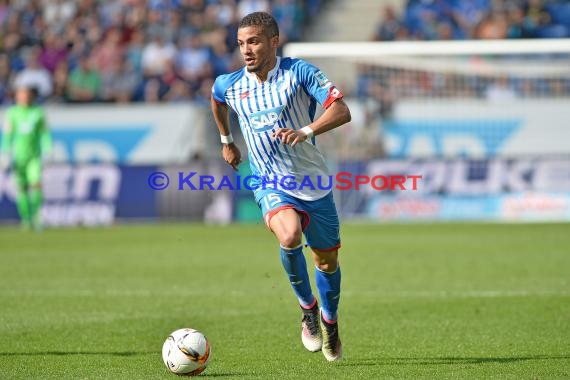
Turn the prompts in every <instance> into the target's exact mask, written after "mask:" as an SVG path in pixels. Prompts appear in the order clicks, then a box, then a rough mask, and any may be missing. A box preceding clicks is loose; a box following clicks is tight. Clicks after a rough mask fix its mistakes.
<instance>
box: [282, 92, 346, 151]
mask: <svg viewBox="0 0 570 380" xmlns="http://www.w3.org/2000/svg"><path fill="white" fill-rule="evenodd" d="M350 119H351V116H350V110H349V108H348V106H347V105H346V103H345V102H344V101H343V100H342V99H337V100H335V101H334V102H333V103H332V104H331V105H330V106H329V107H328V108H327V109H326V110H325V112H323V114H322V115H321V117H319V118H318V119H317V120H315V121H314V122H313V123H311V124H310V125H308V126H307V127H309V128H310V129H311V130H312V135H314V136H316V135H319V134H321V133H325V132H327V131H330V130H332V129H335V128H337V127H340V126H341V125H343V124H346V123H348V122H349V121H350ZM273 137H274V138H280V139H281V143H282V144H289V145H291V146H295V145H296V144H298V143H301V142H303V141H305V140H307V139H308V138H309V137H311V135H310V134H307V133H305V131H304V130H303V129H299V130H293V129H290V128H281V129H278V130H277V131H276V132H275V133H274V134H273Z"/></svg>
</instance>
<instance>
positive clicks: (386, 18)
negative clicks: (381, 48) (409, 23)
mask: <svg viewBox="0 0 570 380" xmlns="http://www.w3.org/2000/svg"><path fill="white" fill-rule="evenodd" d="M402 27H403V25H402V23H401V22H400V20H398V17H397V16H396V11H395V10H394V7H392V6H390V5H388V6H385V7H384V8H383V9H382V21H381V22H380V23H379V24H378V25H377V26H376V32H375V34H374V36H373V37H372V40H373V41H393V40H395V39H396V36H397V34H398V30H399V29H400V28H402Z"/></svg>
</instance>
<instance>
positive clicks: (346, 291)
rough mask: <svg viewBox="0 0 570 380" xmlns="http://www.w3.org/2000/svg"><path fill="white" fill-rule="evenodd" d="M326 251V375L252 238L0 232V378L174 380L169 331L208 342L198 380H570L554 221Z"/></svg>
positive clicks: (214, 230)
mask: <svg viewBox="0 0 570 380" xmlns="http://www.w3.org/2000/svg"><path fill="white" fill-rule="evenodd" d="M342 239H343V248H342V249H341V259H340V260H341V261H340V262H341V266H342V270H343V280H342V281H343V283H342V285H343V293H342V296H341V306H340V323H341V325H340V328H341V337H342V339H343V344H344V360H343V361H341V362H338V363H327V362H326V361H325V359H324V357H323V356H322V354H321V353H309V352H306V351H304V349H303V347H302V345H301V342H300V336H299V335H300V333H299V332H300V330H299V329H300V312H299V310H298V306H297V304H296V300H295V298H294V296H293V293H292V290H291V289H290V287H289V284H288V283H287V280H286V277H285V274H284V273H283V271H282V268H281V263H280V261H279V254H278V250H277V243H276V242H275V240H274V238H273V236H272V235H271V234H270V233H269V232H268V231H267V230H266V229H265V227H264V226H262V225H245V226H244V225H242V226H238V225H233V226H228V227H215V226H203V225H195V224H168V225H144V226H130V225H129V226H115V227H111V228H97V229H60V230H46V231H44V232H43V233H41V234H34V233H23V232H20V231H19V230H17V229H15V228H8V227H3V228H0V379H35V378H37V379H59V380H61V379H174V378H176V377H175V375H172V374H170V373H168V371H167V369H166V368H165V366H164V365H163V363H162V360H161V354H160V351H161V347H162V343H163V341H164V339H165V338H166V337H167V335H168V334H169V333H170V332H171V331H173V330H175V329H178V328H181V327H193V328H196V329H198V330H201V331H202V332H204V333H205V334H206V336H208V338H209V339H210V341H211V344H212V347H213V356H212V360H211V362H210V366H209V367H208V369H207V370H206V371H205V372H204V373H203V374H202V375H200V376H201V377H216V378H233V379H273V378H275V379H289V378H291V379H378V378H381V379H384V378H399V379H415V378H428V379H429V378H434V379H562V378H570V225H569V224H533V225H526V224H516V225H506V224H505V225H501V224H436V225H422V224H416V225H407V224H401V225H369V224H360V225H357V224H345V225H343V229H342ZM307 257H309V256H307ZM310 273H311V280H312V281H313V280H314V276H313V273H312V271H311V272H310Z"/></svg>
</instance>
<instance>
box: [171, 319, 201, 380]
mask: <svg viewBox="0 0 570 380" xmlns="http://www.w3.org/2000/svg"><path fill="white" fill-rule="evenodd" d="M211 353H212V351H211V348H210V342H208V338H206V337H205V336H204V334H202V333H201V332H199V331H197V330H194V329H190V328H185V329H179V330H176V331H174V332H173V333H172V334H170V335H169V336H168V338H166V341H165V342H164V344H163V345H162V360H163V361H164V364H165V365H166V367H167V368H168V369H169V370H170V372H172V373H175V374H177V375H185V376H194V375H198V374H200V373H202V372H203V371H204V370H205V369H206V367H207V365H208V361H209V360H210V357H211Z"/></svg>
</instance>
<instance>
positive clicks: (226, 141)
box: [220, 133, 234, 144]
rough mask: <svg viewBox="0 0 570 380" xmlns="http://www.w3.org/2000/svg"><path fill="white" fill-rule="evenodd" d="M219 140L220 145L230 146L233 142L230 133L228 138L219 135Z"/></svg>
mask: <svg viewBox="0 0 570 380" xmlns="http://www.w3.org/2000/svg"><path fill="white" fill-rule="evenodd" d="M220 139H221V140H222V144H231V143H233V142H234V137H233V136H232V134H231V133H230V134H229V135H228V136H224V135H220Z"/></svg>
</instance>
